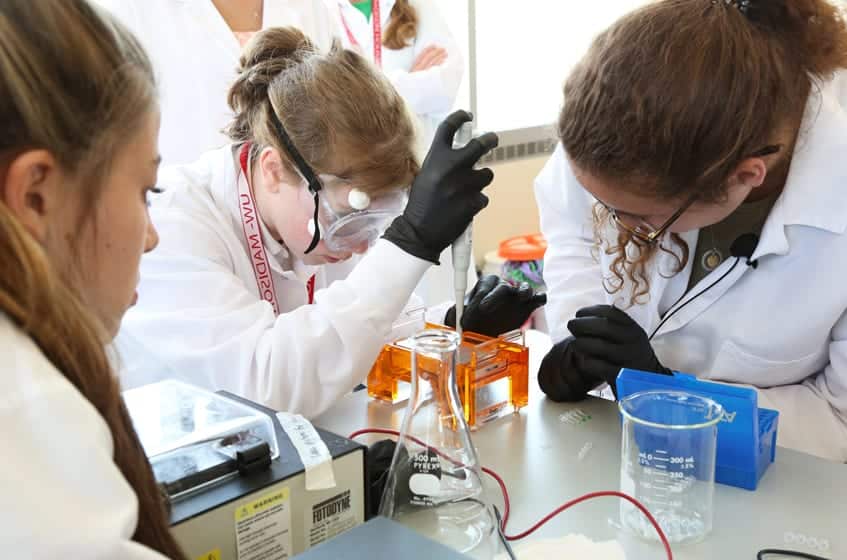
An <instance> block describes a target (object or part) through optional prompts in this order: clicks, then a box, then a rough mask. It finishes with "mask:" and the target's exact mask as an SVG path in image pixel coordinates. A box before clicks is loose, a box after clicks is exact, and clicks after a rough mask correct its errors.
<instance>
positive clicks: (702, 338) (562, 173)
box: [536, 0, 847, 462]
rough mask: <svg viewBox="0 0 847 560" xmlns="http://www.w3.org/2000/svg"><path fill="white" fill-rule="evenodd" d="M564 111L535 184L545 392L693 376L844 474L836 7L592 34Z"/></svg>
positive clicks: (728, 8)
mask: <svg viewBox="0 0 847 560" xmlns="http://www.w3.org/2000/svg"><path fill="white" fill-rule="evenodd" d="M565 100H566V101H565V104H564V108H563V109H562V113H561V115H560V119H559V125H558V132H559V137H560V139H561V143H562V145H561V146H560V147H559V148H558V149H557V151H556V153H555V155H554V156H553V157H552V158H551V160H550V162H549V163H548V164H547V166H546V167H545V169H544V170H543V171H542V173H541V175H540V176H539V177H538V179H537V182H536V195H537V199H538V206H539V209H540V212H541V224H542V229H543V231H544V234H545V236H546V238H547V241H548V243H549V249H548V252H547V255H546V257H545V263H544V279H545V282H546V284H547V289H548V295H549V297H550V305H549V306H548V308H547V320H548V323H549V325H550V327H551V329H552V333H553V338H554V342H556V344H555V346H554V347H553V349H552V350H551V352H550V354H548V355H547V357H546V358H545V360H544V362H543V365H542V367H541V369H540V373H539V382H540V384H541V386H542V388H543V389H544V391H545V392H546V393H547V395H548V396H550V397H551V398H554V399H556V400H576V399H580V398H583V397H584V396H585V393H586V391H588V390H590V389H592V388H594V387H595V386H597V385H598V384H601V383H603V382H608V383H609V384H611V385H612V387H613V388H614V382H615V378H616V377H617V374H618V372H619V370H620V368H623V367H629V368H635V369H641V370H648V371H655V372H659V373H667V372H669V371H670V370H676V371H683V372H689V373H693V374H696V375H697V376H699V377H701V378H704V379H709V380H715V381H721V382H727V383H736V384H742V385H748V386H753V387H755V388H756V389H757V390H758V395H759V404H760V406H764V407H768V408H775V409H777V410H779V411H780V413H781V416H780V421H779V443H780V444H781V445H783V446H786V447H791V448H794V449H798V450H801V451H805V452H808V453H811V454H815V455H818V456H821V457H825V458H829V459H834V460H836V461H841V462H844V461H845V460H847V287H845V284H844V280H843V278H844V275H845V273H847V268H845V267H847V233H845V232H847V197H845V190H844V189H845V186H847V160H846V159H845V154H847V28H845V23H844V20H843V18H842V16H841V14H840V12H839V11H838V8H836V7H835V6H833V5H832V4H830V3H828V2H826V1H825V0H785V1H783V2H765V1H750V2H711V3H710V2H703V1H699V0H686V1H682V2H680V1H678V0H673V1H671V0H665V1H660V2H656V3H652V4H650V5H648V6H646V7H644V8H641V9H640V10H636V11H634V12H632V13H631V14H629V15H627V16H625V17H623V18H622V19H620V20H619V21H618V22H617V23H615V24H613V25H612V26H611V27H610V28H609V29H608V30H606V31H605V32H604V33H602V34H601V35H600V36H599V37H598V38H597V39H596V40H595V42H594V44H593V45H592V47H591V48H590V50H589V51H588V53H587V54H586V55H585V57H584V58H583V60H582V61H581V62H580V63H579V64H578V65H577V67H576V69H575V70H574V71H573V73H572V74H571V75H570V76H569V78H568V80H567V82H566V85H565Z"/></svg>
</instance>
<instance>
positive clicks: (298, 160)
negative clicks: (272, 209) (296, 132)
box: [268, 102, 322, 213]
mask: <svg viewBox="0 0 847 560" xmlns="http://www.w3.org/2000/svg"><path fill="white" fill-rule="evenodd" d="M268 104H269V105H270V113H271V121H273V124H274V128H275V129H276V132H277V136H279V140H280V141H281V142H282V144H283V145H284V146H285V150H286V151H287V152H288V155H289V156H291V159H293V160H294V165H296V166H297V169H298V170H300V173H302V174H303V177H304V178H305V179H306V182H307V183H309V190H310V191H311V192H312V193H315V194H317V192H318V191H319V190H321V187H322V185H321V182H320V181H319V180H318V177H317V176H316V175H315V172H314V171H313V170H312V167H311V166H310V165H309V164H308V163H306V160H305V159H303V156H302V155H300V152H299V151H297V148H295V147H294V142H292V141H291V137H290V136H288V133H287V132H286V131H285V127H284V126H282V121H280V120H279V117H278V116H277V114H276V111H274V108H273V104H271V103H270V102H268ZM316 202H317V201H316ZM315 208H317V206H316V207H315ZM315 212H316V213H317V210H315Z"/></svg>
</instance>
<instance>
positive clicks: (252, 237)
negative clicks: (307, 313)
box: [238, 144, 315, 315]
mask: <svg viewBox="0 0 847 560" xmlns="http://www.w3.org/2000/svg"><path fill="white" fill-rule="evenodd" d="M249 156H250V144H244V145H243V146H242V147H241V150H240V152H239V154H238V162H239V164H240V167H241V173H239V174H238V209H239V211H240V214H241V227H242V228H243V229H244V239H245V240H246V241H247V252H248V253H249V254H250V262H251V263H252V264H253V274H254V275H255V277H256V287H257V288H258V290H259V297H260V298H262V299H263V300H265V301H266V302H268V303H270V304H271V307H273V310H274V315H279V300H278V299H277V297H276V287H275V286H274V280H273V275H272V274H271V267H270V264H269V263H268V253H267V251H265V242H264V240H263V239H262V230H261V226H260V225H259V213H258V212H256V203H255V201H254V199H253V189H252V188H251V186H250V182H249V177H250V172H249V169H250V163H249ZM306 293H307V295H308V297H309V304H310V305H311V304H312V303H313V302H314V301H315V276H314V275H312V276H311V277H310V278H309V280H308V282H306Z"/></svg>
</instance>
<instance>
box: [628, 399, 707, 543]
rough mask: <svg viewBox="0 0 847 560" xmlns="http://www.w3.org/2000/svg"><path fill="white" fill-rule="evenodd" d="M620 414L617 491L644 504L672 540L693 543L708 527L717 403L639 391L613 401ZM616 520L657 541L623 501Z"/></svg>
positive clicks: (655, 535)
mask: <svg viewBox="0 0 847 560" xmlns="http://www.w3.org/2000/svg"><path fill="white" fill-rule="evenodd" d="M618 408H619V409H620V411H621V414H622V415H623V438H622V446H621V491H622V492H625V493H627V494H629V495H631V496H633V497H634V498H636V499H638V500H639V501H640V502H641V503H642V504H644V505H645V506H646V507H647V509H649V510H650V512H651V513H652V514H653V516H654V517H655V518H656V520H657V521H658V522H659V524H660V525H661V527H662V530H664V531H665V534H666V535H667V537H668V540H670V542H672V543H685V542H696V541H699V540H702V539H703V538H704V537H705V536H706V535H708V534H709V532H710V531H711V530H712V515H713V499H714V493H715V453H716V451H717V436H718V422H720V420H721V418H722V417H723V407H721V405H719V404H718V403H716V402H715V401H713V400H711V399H707V398H705V397H700V396H697V395H693V394H689V393H683V392H678V391H644V392H640V393H635V394H632V395H630V396H628V397H626V398H625V399H623V400H621V401H620V402H619V403H618ZM620 515H621V524H622V525H623V527H624V528H625V529H627V530H629V531H631V532H632V533H634V534H635V535H636V536H638V537H641V538H644V539H648V540H657V539H658V535H657V534H656V531H655V529H654V528H653V526H652V525H651V524H650V522H649V521H648V520H647V519H646V518H645V517H644V515H643V514H642V513H641V512H640V511H639V510H638V509H637V508H635V506H633V505H632V504H630V503H629V502H622V503H621V510H620Z"/></svg>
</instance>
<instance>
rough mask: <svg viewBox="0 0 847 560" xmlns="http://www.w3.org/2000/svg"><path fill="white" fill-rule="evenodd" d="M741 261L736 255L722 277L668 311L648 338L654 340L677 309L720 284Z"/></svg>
mask: <svg viewBox="0 0 847 560" xmlns="http://www.w3.org/2000/svg"><path fill="white" fill-rule="evenodd" d="M739 262H741V257H735V262H734V263H732V266H731V267H729V270H727V271H726V272H724V273H723V274H722V275H721V277H720V278H718V279H717V280H715V281H714V282H712V283H711V284H709V285H708V286H706V287H705V288H703V289H702V290H700V292H698V293H697V294H696V295H695V296H693V297H691V298H689V299H688V300H687V301H686V302H685V303H683V304H682V305H680V306H679V307H677V308H676V309H674V310H673V311H671V312H670V313H666V314H665V316H664V317H663V318H662V321H661V322H660V323H659V325H658V326H657V327H656V328H655V329H653V332H652V334H650V337H649V338H648V339H647V340H653V337H654V336H656V333H657V332H659V329H661V328H662V325H664V324H665V323H667V321H668V319H670V318H671V317H673V316H674V315H676V313H677V311H680V310H681V309H682V308H683V307H685V306H686V305H688V304H689V303H691V302H692V301H694V300H695V299H697V298H698V297H700V296H702V295H703V294H705V293H706V292H708V291H709V290H711V289H712V288H714V287H715V285H717V284H718V283H719V282H720V281H721V280H723V279H724V278H726V277H727V276H729V275H730V273H732V271H733V270H735V267H736V266H738V263H739ZM682 297H685V295H684V294H683V296H682ZM681 299H682V298H679V300H681ZM679 300H677V303H679ZM674 305H676V303H674Z"/></svg>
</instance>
